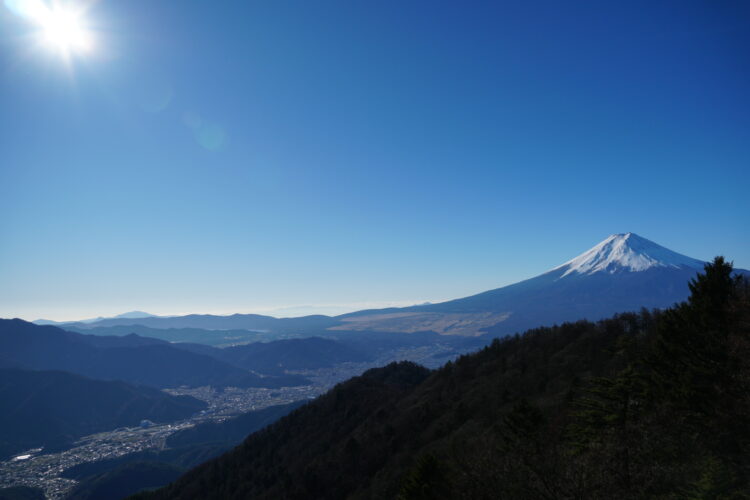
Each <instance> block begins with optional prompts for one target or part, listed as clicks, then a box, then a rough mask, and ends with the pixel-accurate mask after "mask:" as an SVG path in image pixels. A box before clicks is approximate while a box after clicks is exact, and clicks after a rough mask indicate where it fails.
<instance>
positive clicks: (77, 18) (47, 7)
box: [4, 0, 94, 58]
mask: <svg viewBox="0 0 750 500" xmlns="http://www.w3.org/2000/svg"><path fill="white" fill-rule="evenodd" d="M4 3H5V6H6V7H7V8H8V9H9V10H10V11H11V12H13V13H14V14H16V15H17V16H19V17H21V18H23V19H24V20H26V21H27V22H28V23H29V24H31V25H33V26H35V32H36V36H37V41H38V42H40V43H41V45H43V46H45V47H47V48H50V49H52V50H56V51H58V52H59V53H60V54H61V55H63V56H64V57H66V58H69V57H70V56H71V55H72V54H82V53H87V52H90V51H91V50H92V49H93V48H94V37H93V35H92V32H91V30H90V29H89V28H88V26H87V25H86V18H85V10H86V9H85V6H84V5H83V4H75V3H73V2H67V3H62V2H57V1H54V0H51V1H46V2H45V1H42V0H5V1H4Z"/></svg>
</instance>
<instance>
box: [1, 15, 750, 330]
mask: <svg viewBox="0 0 750 500" xmlns="http://www.w3.org/2000/svg"><path fill="white" fill-rule="evenodd" d="M25 1H27V0H0V2H4V3H0V317H22V318H25V319H37V318H40V317H46V318H51V319H73V318H83V317H90V316H97V315H111V314H116V313H120V312H124V311H128V310H132V309H141V310H146V311H149V312H152V313H157V314H178V313H189V312H205V313H208V312H211V313H233V312H258V311H260V312H268V311H275V313H276V314H282V315H283V314H298V313H300V312H308V311H312V310H318V311H322V312H339V311H343V310H347V309H359V308H363V307H369V306H379V305H389V304H404V305H405V304H410V303H415V302H422V301H437V300H444V299H450V298H456V297H460V296H465V295H469V294H472V293H476V292H480V291H483V290H487V289H491V288H496V287H498V286H502V285H505V284H509V283H512V282H515V281H518V280H521V279H524V278H528V277H531V276H534V275H536V274H539V273H541V272H543V271H546V270H548V269H550V268H552V267H554V266H556V265H558V264H561V263H562V262H564V261H566V260H568V259H570V258H572V257H574V256H575V255H577V254H579V253H581V252H583V251H584V250H586V249H588V248H589V247H591V246H593V245H594V244H596V243H597V242H599V241H600V240H602V239H604V238H605V237H606V236H608V235H609V234H612V233H619V232H627V231H633V232H636V233H638V234H639V235H641V236H643V237H646V238H649V239H651V240H654V241H656V242H657V243H659V244H662V245H664V246H666V247H668V248H670V249H672V250H675V251H677V252H680V253H684V254H687V255H689V256H692V257H696V258H700V259H710V258H711V257H713V256H714V255H716V254H724V255H726V256H727V257H729V258H730V259H733V260H734V261H735V264H736V265H737V266H738V267H744V268H750V195H748V192H749V191H748V188H749V187H750V57H748V54H749V53H750V2H746V1H721V2H716V1H701V2H696V1H686V0H680V1H673V2H671V1H663V2H654V1H651V0H648V1H642V2H641V1H631V0H628V1H620V2H617V1H604V2H595V1H582V2H562V1H549V2H535V1H528V0H523V1H509V2H497V1H492V2H438V1H424V2H420V1H404V0H398V1H382V0H378V1H360V0H345V1H344V0H342V1H325V0H323V1H319V2H317V1H316V2H311V1H307V0H304V1H285V0H268V1H249V0H241V1H229V0H226V1H221V2H210V1H205V0H201V1H199V0H172V1H167V0H128V1H114V0H100V1H98V2H93V3H92V2H87V3H86V5H85V6H83V7H85V12H83V13H79V14H78V15H80V18H79V19H78V21H77V22H78V24H79V25H81V26H82V27H83V29H84V30H85V37H86V40H85V43H83V42H82V43H81V44H80V45H82V46H81V47H73V46H71V47H69V50H68V51H64V50H61V49H60V48H59V47H55V46H54V43H48V42H49V40H46V39H45V40H42V39H41V38H44V36H45V34H46V38H49V35H50V33H49V32H43V33H40V29H42V28H40V24H39V22H38V20H35V19H32V18H30V17H29V16H28V15H24V11H23V7H24V5H23V4H24V2H25ZM60 4H61V5H60V6H59V7H58V8H59V9H67V10H71V9H82V8H83V7H82V4H76V3H70V2H69V3H65V2H60ZM27 6H28V4H27ZM76 12H78V11H76ZM42 31H44V30H42ZM82 36H83V35H82ZM40 37H41V38H40ZM79 41H81V40H74V41H73V42H76V43H77V42H79ZM71 43H72V42H71ZM83 45H85V47H84V46H83ZM308 306H315V307H312V308H311V307H308Z"/></svg>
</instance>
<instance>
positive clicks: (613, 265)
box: [552, 233, 704, 278]
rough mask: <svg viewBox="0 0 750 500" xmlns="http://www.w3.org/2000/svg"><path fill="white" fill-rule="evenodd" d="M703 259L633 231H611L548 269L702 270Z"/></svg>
mask: <svg viewBox="0 0 750 500" xmlns="http://www.w3.org/2000/svg"><path fill="white" fill-rule="evenodd" d="M703 265H704V262H702V261H700V260H697V259H693V258H691V257H688V256H686V255H682V254H679V253H677V252H673V251H672V250H669V249H668V248H664V247H663V246H661V245H657V244H656V243H654V242H653V241H650V240H647V239H646V238H642V237H640V236H638V235H637V234H635V233H623V234H613V235H612V236H610V237H608V238H607V239H605V240H604V241H602V242H601V243H599V244H598V245H596V246H595V247H593V248H592V249H590V250H588V251H587V252H584V253H582V254H581V255H579V256H578V257H576V258H574V259H572V260H569V261H568V262H566V263H565V264H563V265H561V266H558V267H556V268H554V269H553V270H552V271H561V270H562V271H564V272H563V274H562V276H560V278H564V277H565V276H568V275H569V274H572V273H577V274H594V273H602V272H603V273H609V274H616V273H622V272H638V271H645V270H646V269H650V268H653V267H665V268H674V269H685V268H688V269H696V270H701V269H703Z"/></svg>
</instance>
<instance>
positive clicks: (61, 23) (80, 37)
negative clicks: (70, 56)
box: [39, 10, 91, 52]
mask: <svg viewBox="0 0 750 500" xmlns="http://www.w3.org/2000/svg"><path fill="white" fill-rule="evenodd" d="M39 24H40V25H41V28H42V35H43V38H44V41H45V43H46V44H47V45H49V46H50V47H52V48H56V49H58V50H60V51H62V52H87V51H89V50H90V49H91V36H90V35H89V33H88V32H87V31H86V28H85V27H84V26H83V24H82V22H81V19H80V16H79V15H76V14H75V13H73V12H66V11H62V10H50V11H48V12H45V13H44V15H43V16H41V19H39Z"/></svg>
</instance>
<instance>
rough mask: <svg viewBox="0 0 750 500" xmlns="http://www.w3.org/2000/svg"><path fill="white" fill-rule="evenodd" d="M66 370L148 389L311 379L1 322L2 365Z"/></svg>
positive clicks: (143, 341)
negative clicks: (258, 371) (265, 373)
mask: <svg viewBox="0 0 750 500" xmlns="http://www.w3.org/2000/svg"><path fill="white" fill-rule="evenodd" d="M4 367H9V368H24V369H31V370H64V371H69V372H72V373H77V374H80V375H84V376H87V377H93V378H99V379H104V380H124V381H126V382H130V383H134V384H142V385H149V386H152V387H159V388H165V387H178V386H181V385H187V386H192V387H197V386H202V385H212V386H216V387H223V386H236V387H269V388H276V387H284V386H295V385H297V386H298V385H306V384H308V383H309V380H307V379H306V378H304V377H301V376H298V375H278V376H260V375H258V374H256V373H252V372H250V371H249V370H247V369H243V368H240V367H237V366H234V365H231V364H229V363H226V362H224V361H222V360H219V359H217V358H216V357H213V356H208V355H205V354H202V353H195V352H190V351H188V350H185V349H181V348H178V347H176V346H173V345H171V344H169V343H168V342H164V341H161V340H157V339H149V338H144V337H139V336H137V335H129V336H124V337H104V336H93V335H82V334H79V333H74V332H69V331H66V330H62V329H60V328H57V327H54V326H39V325H35V324H33V323H28V322H26V321H22V320H20V319H14V320H0V368H4Z"/></svg>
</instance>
